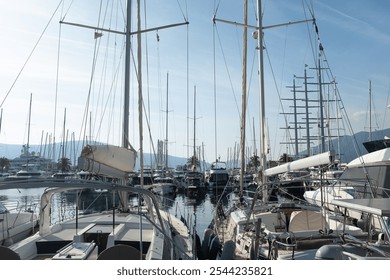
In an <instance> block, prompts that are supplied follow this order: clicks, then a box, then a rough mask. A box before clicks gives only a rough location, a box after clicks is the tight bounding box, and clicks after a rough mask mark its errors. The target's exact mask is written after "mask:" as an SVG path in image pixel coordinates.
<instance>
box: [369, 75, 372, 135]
mask: <svg viewBox="0 0 390 280" xmlns="http://www.w3.org/2000/svg"><path fill="white" fill-rule="evenodd" d="M371 99H372V97H371V80H369V81H368V102H369V106H370V109H369V112H370V115H369V120H370V124H369V125H370V130H369V134H368V135H369V138H368V140H369V141H372V126H371Z"/></svg>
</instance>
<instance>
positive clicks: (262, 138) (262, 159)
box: [257, 0, 268, 201]
mask: <svg viewBox="0 0 390 280" xmlns="http://www.w3.org/2000/svg"><path fill="white" fill-rule="evenodd" d="M257 16H258V19H257V23H258V34H257V47H258V49H259V68H260V69H259V83H260V166H261V170H262V173H263V172H264V170H265V169H266V165H267V158H266V156H267V149H266V136H265V134H266V131H265V91H264V57H263V23H262V20H263V14H262V10H261V0H257ZM261 183H262V184H263V201H266V200H268V190H267V188H266V186H265V183H266V177H265V176H264V174H262V176H261Z"/></svg>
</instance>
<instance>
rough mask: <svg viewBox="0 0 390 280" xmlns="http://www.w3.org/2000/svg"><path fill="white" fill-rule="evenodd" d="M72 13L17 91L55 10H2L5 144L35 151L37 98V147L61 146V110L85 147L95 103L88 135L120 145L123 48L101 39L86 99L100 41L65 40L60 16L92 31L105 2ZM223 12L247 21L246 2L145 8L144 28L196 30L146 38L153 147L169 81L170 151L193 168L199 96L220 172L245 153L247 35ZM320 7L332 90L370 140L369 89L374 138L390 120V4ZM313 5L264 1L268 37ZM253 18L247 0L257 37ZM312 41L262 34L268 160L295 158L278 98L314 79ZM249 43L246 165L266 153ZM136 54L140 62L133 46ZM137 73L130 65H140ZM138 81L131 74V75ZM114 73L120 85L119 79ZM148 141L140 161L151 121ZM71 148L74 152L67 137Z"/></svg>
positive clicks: (73, 33)
mask: <svg viewBox="0 0 390 280" xmlns="http://www.w3.org/2000/svg"><path fill="white" fill-rule="evenodd" d="M71 2H72V1H65V2H64V3H65V5H64V6H61V7H60V9H59V11H58V12H57V13H56V14H55V16H54V18H53V20H52V21H51V23H50V24H49V26H48V28H47V30H46V32H45V33H44V35H43V37H42V38H41V40H40V41H39V44H38V45H37V47H36V49H35V51H34V53H33V54H32V56H31V58H30V59H29V61H28V62H27V64H26V66H25V68H24V69H23V71H22V73H21V75H20V76H19V78H18V79H17V81H16V83H15V85H14V86H12V84H13V82H14V81H15V79H16V77H17V75H18V73H19V72H20V70H21V68H22V66H23V65H24V63H25V61H26V60H27V58H28V56H29V54H30V53H31V51H32V49H33V47H34V45H35V44H36V42H37V41H38V39H39V37H40V35H41V34H42V32H43V30H44V28H45V26H46V24H47V23H48V22H49V19H50V17H51V16H52V14H53V12H54V11H55V8H56V7H57V5H58V3H59V1H49V0H34V1H27V0H21V1H17V2H16V1H3V2H1V3H0V22H1V24H0V36H1V38H2V44H0V61H1V67H0V101H1V102H3V101H4V103H3V105H2V110H3V120H2V126H1V133H0V143H9V144H11V143H12V144H21V145H22V144H25V143H26V142H27V119H28V107H29V98H30V94H31V93H32V95H33V101H32V112H33V114H32V120H31V133H30V144H39V143H41V142H43V143H45V142H48V141H49V140H46V139H47V138H48V137H54V136H55V138H56V141H62V139H63V123H64V114H65V110H66V119H65V128H66V131H68V132H67V133H68V135H71V134H72V133H73V134H74V138H75V139H79V137H80V135H83V134H82V133H81V127H82V124H83V118H84V112H85V108H86V101H87V97H88V92H89V91H90V92H91V102H90V107H89V110H91V111H92V113H90V114H88V118H91V120H92V121H91V124H89V123H88V133H87V134H88V137H92V138H93V139H95V140H100V141H105V142H107V141H108V142H111V143H113V144H118V145H120V141H121V140H120V139H121V138H120V130H121V124H120V122H121V116H120V114H121V109H120V108H121V106H120V104H121V98H122V88H121V87H122V82H121V80H122V76H123V75H122V74H121V72H122V69H123V65H122V64H120V55H121V51H122V45H123V37H122V36H121V35H117V36H115V35H113V34H111V35H110V34H108V33H104V35H103V37H102V38H101V39H99V40H100V42H98V43H99V44H100V47H99V55H98V60H97V61H98V62H97V64H96V70H95V72H94V73H95V74H94V79H93V83H92V84H91V87H90V80H91V73H92V70H91V69H92V65H93V54H94V47H95V42H96V41H95V40H94V38H93V30H89V29H83V28H79V27H74V26H69V25H62V26H61V29H60V25H59V23H58V22H59V19H60V15H61V14H65V11H67V15H66V17H65V21H68V22H75V23H80V24H86V25H92V26H95V25H96V24H97V22H98V15H99V4H100V2H98V1H90V2H91V3H93V4H91V5H90V4H89V3H88V2H89V1H85V0H83V1H80V0H77V1H74V4H73V5H72V6H71V7H70V9H69V10H68V7H69V4H70V3H71ZM102 3H103V6H102V7H103V8H102V9H101V10H102V11H104V7H105V5H106V3H107V2H106V1H102ZM109 3H111V4H110V11H111V8H112V9H113V10H116V11H119V13H118V16H116V17H110V15H115V13H117V12H116V11H115V12H112V13H111V12H110V13H109V12H107V13H101V16H100V22H103V19H104V24H103V23H102V24H103V26H105V28H108V27H110V28H111V29H121V28H122V26H123V17H122V16H121V15H122V14H121V13H122V12H121V5H122V6H123V5H124V1H119V2H118V1H110V2H109ZM217 4H218V12H217V14H216V17H217V18H221V19H226V20H232V21H237V22H241V21H242V18H243V7H242V1H237V0H225V1H210V0H199V1H194V0H193V1H189V0H188V1H183V0H180V1H178V0H164V1H163V0H161V1H148V2H147V13H146V14H147V21H146V22H145V20H144V19H143V21H142V24H143V26H145V25H146V26H147V27H149V28H150V27H155V26H162V25H166V24H173V23H180V22H183V21H184V18H188V20H189V22H190V24H189V25H188V26H180V27H175V28H170V29H165V30H160V31H158V33H157V32H150V33H148V34H147V36H144V37H143V39H142V41H143V50H142V52H143V58H142V60H143V66H142V76H143V95H144V101H145V108H146V110H147V112H150V117H149V119H150V125H151V131H152V135H151V138H152V139H153V141H154V145H156V142H157V139H165V138H166V135H165V115H166V114H165V111H166V106H165V103H166V92H167V75H168V77H169V78H168V96H169V97H168V100H169V102H168V103H169V104H168V111H169V113H168V142H169V146H168V151H169V153H170V154H172V155H175V156H184V157H186V156H187V154H188V152H190V153H192V148H189V147H188V144H189V145H190V146H191V145H192V143H193V119H192V118H193V116H194V112H193V108H194V104H193V94H194V91H195V88H196V95H197V97H196V145H197V146H201V145H202V146H203V148H204V156H205V159H206V160H207V161H213V160H214V159H215V157H218V156H220V157H221V159H222V160H226V159H227V158H228V157H231V156H232V153H233V151H234V147H235V145H238V144H239V139H240V137H239V135H240V114H241V113H240V108H241V73H242V70H241V69H242V68H241V65H242V61H241V59H242V28H241V27H238V26H234V25H230V24H226V23H221V22H218V23H217V24H216V25H215V26H213V23H212V17H213V14H214V10H215V6H216V5H217ZM312 4H313V6H314V12H315V16H316V22H317V26H318V28H319V36H320V41H321V44H322V46H323V47H324V50H325V55H326V59H327V62H328V64H329V66H330V69H331V71H332V73H333V75H334V77H335V78H336V82H337V87H338V91H339V93H340V96H341V98H342V101H343V103H344V106H345V110H346V112H347V114H348V118H349V120H350V122H351V126H352V129H353V131H354V132H358V131H362V130H368V126H369V123H368V121H367V120H366V119H367V110H368V84H369V80H371V90H372V95H373V105H372V106H373V107H372V110H373V112H374V113H373V120H372V126H373V129H383V128H388V116H386V115H388V114H389V112H387V111H386V110H389V109H386V106H387V105H388V104H389V100H388V95H389V91H390V79H389V76H390V71H389V70H390V69H389V65H390V58H389V55H388V50H389V47H390V31H389V30H388V26H390V22H389V21H390V19H389V17H388V13H389V11H390V3H389V2H388V1H386V0H380V1H364V0H357V1H336V0H326V1H325V0H321V1H315V0H313V1H312ZM307 5H310V2H309V1H295V0H294V1H292V0H288V1H287V0H283V1H282V0H277V1H270V0H268V1H263V12H264V26H267V25H273V24H279V23H284V22H290V21H299V20H303V19H305V13H304V11H303V6H307ZM255 6H256V3H255V2H254V1H252V0H250V1H249V23H250V24H251V25H256V22H255V19H254V15H255V12H256V7H255ZM134 12H135V9H134ZM142 16H144V12H142ZM306 16H308V11H307V10H306ZM135 28H136V21H135V20H133V27H132V29H133V30H135ZM60 30H61V34H60ZM308 30H310V34H311V36H313V32H312V30H313V28H312V24H310V23H309V24H299V25H291V26H288V27H280V28H275V29H266V30H265V33H264V36H265V37H264V38H265V44H266V52H265V58H266V59H265V62H264V64H265V83H266V115H267V125H268V130H269V143H270V146H271V147H270V148H271V154H270V155H269V158H274V159H275V158H278V157H279V155H280V154H281V153H282V152H285V151H286V149H287V148H286V147H285V146H283V145H280V144H279V143H280V142H281V141H284V140H283V138H284V132H283V130H281V129H280V127H284V126H285V123H284V119H283V115H282V114H280V112H281V106H280V104H281V103H280V101H279V96H281V97H282V98H283V97H287V96H289V94H290V93H289V89H288V88H287V86H290V85H292V81H293V77H294V75H296V76H302V75H303V71H304V68H305V64H306V65H308V66H307V69H309V68H311V67H314V62H313V61H315V60H313V51H312V49H311V48H312V46H316V40H315V38H314V37H311V38H310V39H309V38H308V35H307V34H308ZM251 33H252V30H250V32H249V36H248V37H249V42H248V64H247V65H248V82H247V84H248V112H247V126H248V128H247V137H246V138H247V143H246V145H247V146H248V150H249V151H248V152H249V153H253V145H254V144H253V143H256V146H258V145H259V144H258V140H259V124H258V119H259V116H258V114H259V113H258V111H259V101H258V100H259V99H258V92H259V90H258V78H257V69H258V64H257V51H256V41H255V40H254V39H252V38H251ZM157 34H158V37H159V41H157ZM134 42H135V41H134ZM187 42H188V44H187ZM59 46H60V49H59ZM133 53H134V54H135V55H136V53H137V49H136V47H135V46H134V48H133ZM314 53H316V52H314ZM315 55H316V54H314V56H315ZM146 58H147V59H146ZM136 63H137V62H136V61H134V62H133V65H134V64H136ZM271 67H272V68H271ZM132 69H133V71H134V66H133V67H132ZM271 70H272V71H271ZM57 71H58V72H57ZM116 71H119V72H118V73H119V74H115V73H117V72H116ZM57 73H58V79H57ZM167 73H168V74H167ZM214 75H215V76H214ZM113 77H115V79H113ZM116 77H118V78H116ZM214 77H215V79H214ZM112 80H116V82H115V83H114V82H112ZM131 81H132V88H131V91H132V94H131V97H130V98H131V99H130V100H131V114H130V122H131V128H130V131H131V136H130V140H131V143H132V145H133V146H134V147H135V148H136V149H138V148H139V138H138V127H137V122H138V116H137V111H136V110H137V95H136V92H137V85H136V82H135V76H134V74H132V80H131ZM275 85H276V86H275ZM276 87H277V88H276ZM90 88H91V89H90ZM7 93H9V94H8V96H7V97H6V95H7ZM187 95H188V96H189V100H188V99H187ZM56 96H57V97H56ZM56 100H57V105H56V103H55V102H56ZM215 100H216V103H214V101H215ZM285 106H287V107H285V110H288V105H285ZM55 108H56V112H55ZM187 108H188V110H187ZM215 108H216V110H215ZM215 116H216V118H215ZM187 117H189V118H187ZM188 125H189V126H188ZM187 132H188V133H187ZM253 132H254V133H253ZM347 133H350V132H349V131H347ZM91 135H92V136H91ZM215 136H216V137H215ZM143 138H144V151H145V152H149V150H150V147H151V146H150V143H149V139H150V136H149V133H148V129H147V127H146V122H145V121H144V137H143ZM67 139H68V140H70V136H68V138H67ZM257 149H258V147H257Z"/></svg>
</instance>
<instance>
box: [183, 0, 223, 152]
mask: <svg viewBox="0 0 390 280" xmlns="http://www.w3.org/2000/svg"><path fill="white" fill-rule="evenodd" d="M214 4H215V1H214ZM215 24H216V23H215V21H214V22H213V92H214V153H215V155H214V158H217V156H218V153H217V150H218V145H217V143H218V142H217V137H218V135H217V88H216V87H217V74H216V61H215V57H216V50H215V49H216V48H215V29H216V27H215ZM187 157H188V156H187Z"/></svg>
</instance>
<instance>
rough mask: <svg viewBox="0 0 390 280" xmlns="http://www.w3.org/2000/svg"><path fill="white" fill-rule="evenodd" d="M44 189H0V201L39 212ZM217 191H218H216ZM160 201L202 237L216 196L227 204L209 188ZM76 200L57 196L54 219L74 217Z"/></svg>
mask: <svg viewBox="0 0 390 280" xmlns="http://www.w3.org/2000/svg"><path fill="white" fill-rule="evenodd" d="M43 191H44V188H26V189H22V188H21V189H5V190H0V201H1V202H2V203H3V204H4V205H5V206H6V207H7V208H8V209H14V208H16V207H17V206H22V207H23V209H26V210H27V209H28V210H33V211H34V212H36V213H37V214H38V212H39V203H40V199H41V195H42V193H43ZM219 192H221V191H220V190H219ZM96 196H97V195H96V194H87V193H85V194H83V199H82V203H81V204H82V205H81V206H80V207H81V208H83V205H89V203H90V201H92V200H94V199H96ZM105 199H106V200H105V201H102V202H101V203H100V205H101V209H100V210H106V209H107V207H108V205H111V204H110V203H111V202H108V201H107V197H106V198H105ZM160 199H162V202H163V209H164V210H167V211H169V212H170V213H172V214H174V215H175V216H176V217H178V218H181V217H183V218H185V219H186V221H187V224H188V226H189V227H190V228H191V229H194V228H195V229H196V231H197V233H198V235H199V237H200V238H201V240H202V239H203V233H204V230H205V229H206V228H207V227H208V226H209V224H210V222H211V221H212V218H213V215H214V211H215V207H216V205H217V203H218V200H219V199H222V201H223V204H224V205H227V204H228V202H229V201H228V198H227V196H226V195H223V196H221V195H218V194H215V193H213V192H212V191H208V192H205V193H202V194H198V195H197V196H196V197H188V196H186V195H185V194H184V193H180V192H178V193H176V194H175V195H172V196H169V197H164V198H160ZM75 201H76V199H75V196H71V195H69V196H66V197H63V196H61V197H58V198H56V199H55V203H56V207H55V209H53V212H54V213H53V214H52V215H53V219H54V221H56V220H57V221H58V220H62V219H64V218H67V217H74V215H75V211H76V209H75V206H74V202H75Z"/></svg>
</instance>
